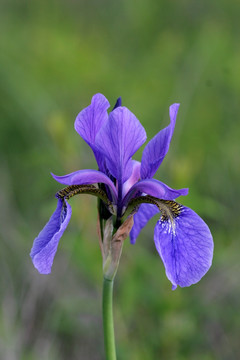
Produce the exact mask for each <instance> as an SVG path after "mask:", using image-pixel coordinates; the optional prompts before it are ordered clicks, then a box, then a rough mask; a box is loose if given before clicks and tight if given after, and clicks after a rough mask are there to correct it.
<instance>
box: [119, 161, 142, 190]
mask: <svg viewBox="0 0 240 360" xmlns="http://www.w3.org/2000/svg"><path fill="white" fill-rule="evenodd" d="M140 169H141V163H140V162H139V161H136V160H132V174H131V176H130V177H129V178H128V179H127V181H125V183H124V184H123V196H124V195H125V194H126V193H127V192H128V191H129V190H130V189H131V187H132V186H133V185H134V184H136V182H138V180H139V179H140Z"/></svg>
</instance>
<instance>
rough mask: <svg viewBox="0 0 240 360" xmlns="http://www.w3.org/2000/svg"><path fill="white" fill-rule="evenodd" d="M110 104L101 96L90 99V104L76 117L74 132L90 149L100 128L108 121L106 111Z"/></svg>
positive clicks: (97, 95)
mask: <svg viewBox="0 0 240 360" xmlns="http://www.w3.org/2000/svg"><path fill="white" fill-rule="evenodd" d="M109 106H110V104H109V102H108V100H107V99H106V98H105V96H104V95H102V94H96V95H94V96H93V97H92V101H91V104H90V105H89V106H88V107H86V108H85V109H83V110H82V111H81V112H80V113H79V114H78V115H77V117H76V120H75V124H74V127H75V130H76V131H77V132H78V133H79V135H80V136H81V137H82V138H83V139H84V140H85V141H86V143H87V144H88V145H89V146H91V147H92V145H94V144H95V138H96V135H97V133H98V131H99V130H100V128H101V127H102V126H103V125H104V124H105V122H106V121H107V119H108V113H107V109H108V108H109Z"/></svg>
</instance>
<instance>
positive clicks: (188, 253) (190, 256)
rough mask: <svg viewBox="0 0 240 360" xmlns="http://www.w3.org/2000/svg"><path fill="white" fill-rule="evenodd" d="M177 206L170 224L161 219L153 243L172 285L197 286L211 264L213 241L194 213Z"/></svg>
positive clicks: (204, 225)
mask: <svg viewBox="0 0 240 360" xmlns="http://www.w3.org/2000/svg"><path fill="white" fill-rule="evenodd" d="M179 206H180V211H179V214H178V215H176V216H175V217H174V218H173V219H172V220H170V219H167V218H166V217H165V216H163V217H162V218H161V219H160V220H159V221H158V222H157V225H156V227H155V232H154V241H155V245H156V248H157V251H158V252H159V255H160V256H161V258H162V261H163V263H164V266H165V270H166V275H167V277H168V279H169V280H170V281H171V283H172V285H173V290H174V289H176V287H177V285H179V286H180V287H185V286H190V285H192V284H195V283H197V282H198V281H199V280H200V279H201V278H202V277H203V275H205V274H206V272H207V271H208V269H209V268H210V266H211V264H212V257H213V239H212V235H211V232H210V230H209V228H208V226H207V225H206V223H205V222H204V221H203V220H202V219H201V218H200V216H198V215H197V214H196V213H195V212H194V211H193V210H191V209H189V208H187V207H185V206H181V205H179Z"/></svg>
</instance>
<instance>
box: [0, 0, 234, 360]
mask: <svg viewBox="0 0 240 360" xmlns="http://www.w3.org/2000/svg"><path fill="white" fill-rule="evenodd" d="M239 16H240V5H239V1H238V0H218V1H217V0H212V1H207V0H202V1H197V0H195V1H191V0H183V1H177V0H170V1H169V0H160V1H156V0H139V1H132V0H119V1H108V0H95V1H93V0H88V1H87V0H85V1H83V0H79V1H77V0H68V1H67V0H65V1H64V0H58V1H57V0H55V1H54V0H48V1H45V0H41V1H34V0H33V1H31V0H21V1H17V0H15V1H14V0H13V1H7V0H5V1H4V0H1V3H0V117H1V118H0V149H1V151H0V173H1V176H0V189H1V192H0V199H1V208H0V214H1V216H0V219H1V220H0V221H1V224H0V236H1V248H0V272H1V280H0V294H1V295H0V298H1V302H0V304H1V307H0V359H3V360H15V359H16V360H19V359H20V360H38V359H39V360H40V359H41V360H42V359H49V360H55V359H58V360H65V359H71V360H72V359H73V360H77V359H89V360H95V359H96V360H99V359H100V360H102V359H104V348H103V336H102V327H101V326H102V320H101V285H102V272H101V269H102V261H101V255H100V250H99V246H98V240H97V233H96V219H97V210H96V200H95V199H94V198H91V197H89V196H86V195H83V196H81V197H75V198H74V199H73V200H72V201H71V205H72V208H73V216H72V219H71V222H70V225H69V227H68V229H67V231H66V233H65V234H64V236H63V238H62V240H61V242H60V246H59V250H58V253H57V256H56V258H55V262H54V265H53V269H52V274H51V275H49V276H43V275H39V274H38V273H37V271H36V270H35V269H34V268H33V266H32V263H31V259H30V257H29V252H30V249H31V246H32V242H33V239H34V238H35V237H36V236H37V234H38V232H39V231H40V230H41V229H42V227H43V226H44V224H45V223H46V222H47V220H48V218H49V217H50V215H51V213H52V211H53V210H54V209H55V206H56V200H55V198H54V194H55V192H56V191H58V190H59V189H60V188H61V186H59V184H58V183H56V182H55V181H54V180H53V179H52V178H51V176H50V171H52V172H54V173H56V174H59V175H62V174H65V173H68V172H72V171H75V170H78V169H84V168H95V167H96V164H95V160H94V158H93V155H92V153H91V151H90V149H89V148H88V146H87V145H86V144H85V143H84V141H83V140H82V139H81V138H80V137H79V135H78V134H77V133H76V132H75V130H74V120H75V117H76V115H77V113H78V112H79V111H80V110H81V109H82V108H84V107H86V106H87V105H88V104H89V103H90V101H91V97H92V95H93V94H95V93H97V92H102V93H103V94H104V95H105V96H106V97H107V98H108V99H109V101H110V102H111V104H112V105H114V103H115V100H116V98H117V97H118V96H120V95H121V96H122V99H123V103H124V105H126V106H127V107H128V108H129V109H130V110H131V111H133V112H134V114H135V115H136V116H137V117H138V118H139V120H140V121H141V122H142V124H143V125H144V127H145V128H146V131H147V134H148V137H149V138H151V137H152V136H153V135H154V134H155V133H157V132H158V131H159V130H160V129H161V128H163V127H164V126H166V125H167V124H168V122H169V118H168V107H169V105H170V104H172V103H174V102H180V103H181V107H180V110H179V115H178V119H177V124H176V129H175V133H174V136H173V141H172V143H171V147H170V150H169V153H168V155H167V157H166V159H165V161H164V162H163V165H162V166H161V169H160V170H159V171H158V173H157V176H156V177H157V178H158V179H159V180H161V181H163V182H165V183H167V184H168V185H169V186H171V187H173V188H181V187H189V188H190V193H189V196H188V197H186V198H182V199H180V200H181V202H182V203H184V204H185V205H187V206H190V207H191V208H193V209H194V210H196V211H197V212H198V213H199V215H201V216H202V217H203V218H204V220H205V221H206V222H207V223H208V225H209V227H210V228H211V231H212V233H213V236H214V240H215V256H214V261H213V266H212V268H211V269H210V271H209V272H208V274H207V275H206V276H205V277H204V278H203V279H202V280H201V282H200V283H199V284H197V285H194V286H192V287H190V288H184V289H181V288H178V289H177V290H176V291H174V292H172V291H171V284H170V282H169V281H168V280H167V278H166V276H165V271H164V267H163V264H162V262H161V260H160V258H159V256H158V254H157V252H156V250H155V247H154V243H153V229H154V222H156V219H155V220H154V221H152V222H151V223H150V224H149V225H148V227H147V228H146V229H145V230H144V231H143V232H142V234H141V236H140V238H139V239H138V241H137V244H136V245H135V246H132V245H130V244H129V242H128V241H126V243H125V246H124V251H123V256H122V259H121V264H120V268H119V271H118V274H117V278H116V281H115V292H114V316H115V327H116V340H117V352H118V359H119V360H145V359H147V360H156V359H168V360H169V359H170V360H183V359H197V360H198V359H199V360H200V359H201V360H212V359H227V360H231V359H239V358H240V343H239V336H240V311H239V303H240V285H239V274H240V261H239V253H240V239H239V220H240V217H239V203H238V200H239V195H240V187H239V179H240V167H239V151H240V145H239V137H240V124H239V99H240V46H239V44H240V26H239ZM140 156H141V151H140V153H138V154H137V155H136V158H138V159H140Z"/></svg>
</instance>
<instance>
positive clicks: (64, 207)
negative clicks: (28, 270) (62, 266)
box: [30, 199, 72, 274]
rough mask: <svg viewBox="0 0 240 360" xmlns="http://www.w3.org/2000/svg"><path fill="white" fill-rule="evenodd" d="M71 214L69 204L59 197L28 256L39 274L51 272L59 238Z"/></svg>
mask: <svg viewBox="0 0 240 360" xmlns="http://www.w3.org/2000/svg"><path fill="white" fill-rule="evenodd" d="M71 214H72V209H71V206H70V205H69V204H68V203H67V201H64V200H62V199H59V200H58V203H57V208H56V210H55V211H54V213H53V214H52V216H51V218H50V220H49V221H48V223H47V224H46V225H45V227H44V228H43V230H42V231H41V232H40V233H39V235H38V236H37V237H36V239H35V240H34V242H33V247H32V250H31V253H30V256H31V258H32V262H33V265H34V266H35V268H36V269H37V270H38V271H39V272H40V273H41V274H49V273H50V272H51V268H52V263H53V259H54V256H55V254H56V251H57V247H58V243H59V240H60V238H61V236H62V234H63V233H64V231H65V230H66V227H67V225H68V223H69V221H70V218H71Z"/></svg>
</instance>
